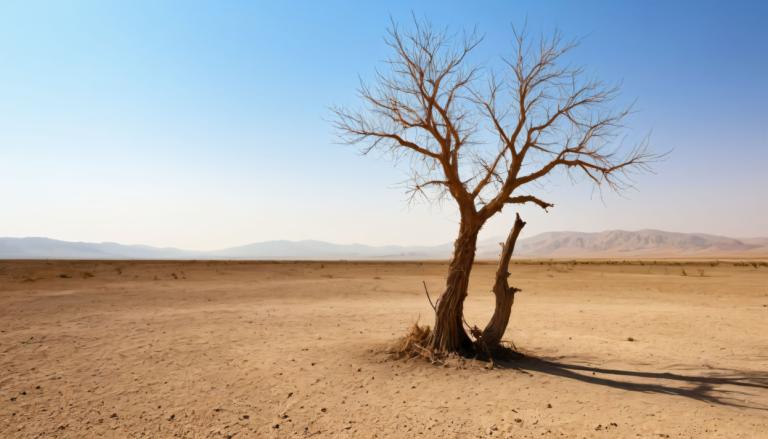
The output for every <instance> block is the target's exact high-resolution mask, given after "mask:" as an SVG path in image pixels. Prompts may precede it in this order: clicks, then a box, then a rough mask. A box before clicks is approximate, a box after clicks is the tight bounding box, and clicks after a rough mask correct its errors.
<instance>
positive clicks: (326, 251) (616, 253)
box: [0, 230, 768, 260]
mask: <svg viewBox="0 0 768 439" xmlns="http://www.w3.org/2000/svg"><path fill="white" fill-rule="evenodd" d="M501 241H503V238H502V237H498V238H491V239H484V240H481V241H479V242H478V248H477V257H478V258H479V259H494V258H496V257H497V256H498V253H499V250H500V246H499V243H500V242H501ZM452 248H453V244H451V243H446V244H442V245H436V246H396V245H390V246H369V245H363V244H333V243H329V242H323V241H265V242H258V243H254V244H248V245H244V246H240V247H231V248H227V249H223V250H217V251H205V252H203V251H190V250H180V249H176V248H158V247H150V246H145V245H123V244H117V243H113V242H102V243H89V242H69V241H58V240H55V239H49V238H0V259H257V260H267V259H274V260H292V259H296V260H311V259H318V260H333V259H352V260H363V259H376V260H409V259H420V260H424V259H447V258H448V257H450V254H451V250H452ZM515 256H516V257H526V258H684V257H722V258H728V257H768V238H746V239H735V238H728V237H724V236H715V235H706V234H701V233H673V232H664V231H660V230H640V231H635V232H628V231H623V230H611V231H606V232H597V233H581V232H549V233H542V234H540V235H536V236H533V237H530V238H525V239H521V240H520V241H518V243H517V248H516V251H515Z"/></svg>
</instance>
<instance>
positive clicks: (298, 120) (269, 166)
mask: <svg viewBox="0 0 768 439" xmlns="http://www.w3.org/2000/svg"><path fill="white" fill-rule="evenodd" d="M465 3H466V2H444V1H439V2H425V1H418V2H415V1H414V2H379V3H377V4H375V5H374V4H373V2H351V1H350V2H315V1H306V2H277V1H275V2H263V3H259V2H234V1H209V2H193V1H183V2H182V1H179V2H171V1H130V2H122V3H118V2H104V1H93V2H84V1H68V2H58V1H51V2H36V1H17V2H16V1H5V2H2V3H1V4H0V188H1V189H0V191H1V192H0V194H2V211H1V213H2V214H0V236H17V237H20V236H47V237H52V238H57V239H66V240H83V241H117V242H122V243H129V244H133V243H144V244H150V245H160V246H177V247H182V248H192V249H216V248H221V247H226V246H230V245H237V244H244V243H248V242H253V241H262V240H270V239H319V240H327V241H334V242H339V243H351V242H361V243H367V244H438V243H444V242H449V241H451V240H452V239H453V238H454V236H455V232H456V222H457V217H456V212H455V210H454V209H453V208H452V206H451V205H450V204H445V205H443V206H429V205H426V204H423V203H422V204H417V205H415V206H409V205H408V204H407V203H406V196H405V194H404V193H403V190H402V189H401V188H400V187H399V186H398V185H397V183H398V182H401V181H402V180H404V178H405V177H406V174H405V171H406V169H404V168H401V167H397V166H394V165H393V164H392V163H390V162H389V161H387V160H386V159H384V158H381V157H377V156H376V155H372V156H365V157H364V156H361V155H360V154H359V153H358V152H357V151H356V149H354V148H353V147H350V146H345V145H339V144H336V143H335V138H334V133H333V130H332V128H331V126H330V123H329V122H328V120H330V119H331V115H330V113H329V111H328V107H329V106H331V105H334V104H354V103H355V102H356V101H355V88H356V86H357V84H358V76H360V77H362V78H370V77H371V76H372V73H373V72H374V69H375V68H376V67H380V66H381V64H380V62H381V61H382V59H383V58H384V57H385V56H386V55H387V51H386V47H385V45H384V43H383V40H382V37H383V35H384V32H385V29H386V27H387V25H388V21H389V17H390V16H391V17H393V18H394V19H395V20H396V21H400V22H404V23H405V22H407V20H408V19H409V17H410V14H411V12H413V13H415V14H416V15H417V16H427V17H429V18H430V20H431V21H433V22H434V23H435V24H438V25H448V26H450V27H451V28H452V29H456V30H460V29H462V28H466V27H472V26H474V25H477V26H478V29H479V30H480V31H481V32H482V33H484V34H485V35H486V38H485V41H484V43H483V45H482V47H481V49H480V52H479V56H481V57H485V58H487V59H489V60H494V59H497V57H498V56H500V55H505V54H508V53H509V52H510V50H511V27H510V25H511V24H512V23H515V24H518V25H519V24H521V23H523V22H524V21H525V20H526V18H527V21H528V26H529V29H531V30H532V31H533V32H549V31H551V30H553V29H555V28H559V29H561V30H562V31H563V32H564V34H565V35H566V36H569V37H584V40H583V43H582V45H581V46H580V47H579V48H578V49H577V50H576V52H575V53H574V55H573V58H574V60H575V61H576V62H578V63H579V64H582V65H584V66H585V67H586V68H587V71H588V72H590V73H591V74H594V75H596V76H599V77H601V78H603V79H605V80H607V81H609V82H615V81H622V83H623V94H622V96H623V97H622V99H626V100H627V101H629V100H633V99H637V102H638V104H637V110H638V111H639V112H638V113H637V114H635V115H634V116H633V117H632V118H631V119H630V121H629V124H630V126H631V128H632V132H633V133H641V134H644V133H647V132H649V131H651V132H652V135H651V142H652V145H654V147H655V149H656V150H658V151H666V150H672V153H671V155H670V157H669V158H668V159H667V160H666V161H665V162H663V163H661V164H659V165H657V166H656V174H655V175H646V176H641V177H640V178H637V179H636V189H635V190H633V191H631V192H629V193H626V194H624V195H623V196H617V195H615V194H612V193H610V192H606V193H604V194H603V196H602V198H601V197H600V196H599V194H595V193H593V190H592V188H591V187H590V186H589V185H587V184H584V185H580V186H577V187H571V186H570V184H568V182H567V180H564V179H557V178H556V179H553V180H552V181H551V182H550V183H551V184H549V185H547V186H546V187H544V188H541V190H540V192H539V193H540V194H542V196H544V197H546V199H547V200H549V201H551V202H554V203H555V204H556V207H555V208H554V209H552V210H550V212H549V213H548V214H545V213H543V212H540V211H538V210H537V209H535V208H524V209H523V210H522V212H523V215H524V217H525V218H526V219H527V220H528V223H529V225H528V226H527V227H526V229H525V232H524V234H525V235H528V236H531V235H533V234H535V233H539V232H544V231H551V230H578V231H599V230H605V229H630V230H633V229H642V228H659V229H665V230H671V231H683V232H694V231H695V232H707V233H715V234H725V235H730V236H737V237H748V236H768V169H767V168H768V107H767V106H766V103H768V84H767V80H768V26H766V23H768V6H767V5H768V2H762V1H760V2H751V3H750V2H702V1H696V2H690V3H685V2H667V1H658V2H650V1H638V2H551V1H547V2H536V1H532V2H512V1H498V2H471V3H469V5H470V6H467V5H466V4H465ZM513 212H514V210H513V209H508V210H506V211H505V213H504V215H502V216H501V217H499V218H497V219H495V220H493V221H492V222H491V223H489V224H488V226H487V227H486V230H485V236H491V235H502V234H506V231H507V229H508V227H509V226H511V224H512V215H513Z"/></svg>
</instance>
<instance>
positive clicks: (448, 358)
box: [388, 322, 524, 368]
mask: <svg viewBox="0 0 768 439" xmlns="http://www.w3.org/2000/svg"><path fill="white" fill-rule="evenodd" d="M470 333H471V334H472V337H473V348H474V350H473V351H472V352H467V353H465V354H464V355H460V354H457V353H455V352H440V351H437V350H435V349H432V348H431V347H430V345H429V338H430V336H431V335H432V329H431V328H430V327H429V325H423V326H422V325H419V323H418V322H416V323H414V324H413V325H412V326H411V327H410V329H409V330H408V332H407V333H406V334H405V335H404V336H403V337H401V338H400V339H398V340H397V341H396V342H395V343H393V345H392V347H391V348H390V349H389V351H388V353H389V354H390V355H391V357H392V358H393V359H406V360H409V359H423V360H427V361H429V362H430V363H432V364H434V365H440V366H456V367H464V366H466V364H467V361H468V360H469V361H480V362H483V363H484V367H486V368H492V367H493V366H494V365H495V363H496V362H497V361H512V360H515V359H519V358H522V357H524V355H523V354H522V353H521V352H519V351H518V350H517V348H516V347H515V345H514V343H512V342H508V341H501V342H499V343H496V344H495V345H492V346H488V345H486V344H485V342H484V341H483V339H482V331H480V329H479V328H477V327H474V328H472V329H470Z"/></svg>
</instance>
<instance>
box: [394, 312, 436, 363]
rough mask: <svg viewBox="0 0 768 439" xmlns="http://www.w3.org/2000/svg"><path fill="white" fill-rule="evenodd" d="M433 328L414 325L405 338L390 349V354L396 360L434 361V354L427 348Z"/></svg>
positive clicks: (417, 323)
mask: <svg viewBox="0 0 768 439" xmlns="http://www.w3.org/2000/svg"><path fill="white" fill-rule="evenodd" d="M430 335H432V328H430V327H429V325H424V326H420V325H419V322H418V321H417V322H416V323H414V324H413V325H412V326H411V328H410V329H409V330H408V332H407V333H406V334H405V336H403V337H401V338H400V339H398V340H397V341H396V342H395V343H394V344H393V345H392V348H391V349H390V353H391V354H392V355H393V356H394V357H396V358H415V357H423V358H428V359H430V360H431V359H432V358H433V357H434V353H433V352H432V351H431V350H430V349H428V348H427V346H428V342H429V337H430Z"/></svg>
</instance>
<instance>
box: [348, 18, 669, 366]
mask: <svg viewBox="0 0 768 439" xmlns="http://www.w3.org/2000/svg"><path fill="white" fill-rule="evenodd" d="M513 34H514V36H515V44H514V45H513V46H514V47H513V55H512V57H511V58H507V59H504V63H505V64H504V66H505V67H504V68H503V70H502V71H501V72H499V73H493V72H492V71H491V70H490V69H486V68H483V66H481V65H479V64H477V63H473V62H472V59H471V58H472V54H473V51H474V50H475V49H476V48H477V47H478V45H479V44H480V43H481V41H482V38H481V37H479V36H478V35H477V34H476V33H469V34H468V33H465V34H463V35H460V36H458V35H457V36H454V35H450V34H448V33H447V32H446V31H440V30H436V29H435V28H434V27H432V26H431V25H429V24H428V23H421V22H418V21H417V20H414V24H413V27H412V29H411V30H408V31H401V30H400V29H399V28H398V27H397V25H396V24H394V23H393V24H392V26H391V27H390V29H389V30H388V34H387V38H386V42H387V44H388V45H389V46H390V48H391V50H392V52H391V53H392V55H391V57H390V58H389V59H388V60H387V62H386V68H385V69H384V70H383V71H379V72H377V74H376V77H375V80H374V81H373V83H372V84H371V85H369V84H366V83H363V82H361V86H360V88H359V95H360V98H361V100H362V102H363V108H362V109H360V110H350V109H347V108H335V109H334V112H335V116H336V118H335V127H336V129H337V130H338V132H339V133H340V135H341V136H342V138H343V140H345V141H347V142H349V143H353V144H360V145H362V147H363V149H362V151H363V152H364V153H369V152H371V151H373V150H380V151H381V150H383V151H388V152H391V153H392V154H393V156H394V157H395V158H406V159H407V160H408V161H409V163H410V165H411V168H412V180H411V181H410V182H409V193H410V195H411V196H416V195H422V196H424V197H426V198H427V199H439V198H441V197H446V198H452V199H453V200H454V201H455V202H456V205H457V207H458V212H459V215H460V222H459V230H458V237H457V238H456V241H455V244H454V250H453V256H452V258H451V261H450V265H449V268H448V275H447V280H446V286H445V290H444V291H443V293H442V294H441V295H440V297H439V299H438V300H437V303H436V311H435V313H436V315H435V325H434V330H433V331H432V333H431V336H430V340H429V346H428V347H429V348H430V349H431V350H432V351H433V352H439V353H451V352H458V353H463V354H468V353H472V352H473V350H474V344H473V341H472V340H471V338H470V336H469V335H468V334H467V331H466V330H465V329H464V326H463V320H464V319H463V304H464V299H465V298H466V296H467V288H468V282H469V275H470V272H471V270H472V265H473V263H474V259H475V248H476V243H477V237H478V233H479V232H480V229H481V228H482V227H483V225H484V224H485V223H486V222H487V221H488V219H489V218H491V217H493V216H494V215H496V214H498V213H499V212H501V211H502V209H503V208H504V207H505V206H506V205H508V204H524V203H532V204H534V205H537V206H539V207H541V208H543V209H545V210H546V209H548V208H550V207H553V204H551V203H549V202H548V201H544V200H543V199H541V198H539V197H537V196H535V195H533V194H531V193H530V192H529V191H528V190H529V188H530V186H531V184H532V183H534V182H538V181H541V180H542V179H543V178H544V177H545V176H547V175H549V174H550V173H552V172H553V171H556V170H558V169H563V170H565V171H567V172H568V173H569V174H571V175H572V176H574V177H575V176H577V175H578V174H582V175H584V176H586V178H587V179H588V180H590V181H591V182H593V183H594V184H596V185H597V186H602V185H607V186H609V187H611V188H613V189H616V190H621V189H623V188H625V187H626V185H627V184H628V182H629V180H628V177H629V174H628V173H629V172H630V171H632V170H644V169H647V166H648V163H649V162H650V161H651V160H652V159H654V158H655V156H654V155H652V154H650V153H649V152H647V148H646V142H641V143H640V144H639V145H637V146H635V147H632V148H628V149H627V148H624V147H623V145H622V143H621V142H617V134H619V133H620V131H621V130H620V129H621V128H622V122H623V120H624V119H625V117H626V116H627V114H628V110H626V109H622V110H619V111H616V110H614V109H613V108H611V107H612V103H613V102H614V99H615V97H616V96H617V92H618V90H617V88H615V87H607V86H605V85H604V84H603V83H601V82H598V81H593V80H584V79H583V74H582V72H581V70H580V69H574V68H569V67H567V66H563V65H562V64H564V63H563V61H562V60H563V57H564V55H565V54H566V53H568V52H569V51H571V49H573V47H574V44H572V43H567V42H564V41H563V39H562V38H561V36H560V35H559V34H558V33H555V34H554V35H553V36H552V37H551V38H542V39H541V40H538V41H536V42H535V43H534V44H532V43H530V42H529V38H528V37H527V36H526V34H525V32H517V31H516V30H513ZM522 224H524V223H522V221H519V222H518V223H516V225H515V228H514V229H513V231H512V232H511V234H510V240H508V242H507V244H508V245H507V246H505V248H504V254H503V255H502V260H501V264H500V267H499V270H500V271H499V273H497V286H496V287H494V293H496V297H497V300H496V307H497V309H496V311H495V312H494V316H493V318H492V320H491V322H490V323H489V325H488V327H487V328H486V330H485V333H486V337H488V340H489V341H493V342H498V340H500V339H501V336H502V334H503V333H504V330H505V329H506V326H507V322H508V320H509V308H511V306H512V300H513V298H514V291H515V290H514V289H513V288H510V287H509V286H508V285H507V283H506V276H507V265H506V264H508V261H509V257H510V256H511V253H512V249H513V247H514V240H515V239H516V237H517V234H519V232H520V229H521V228H522ZM513 235H514V236H513ZM499 276H501V277H503V279H502V280H501V281H500V280H499Z"/></svg>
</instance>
